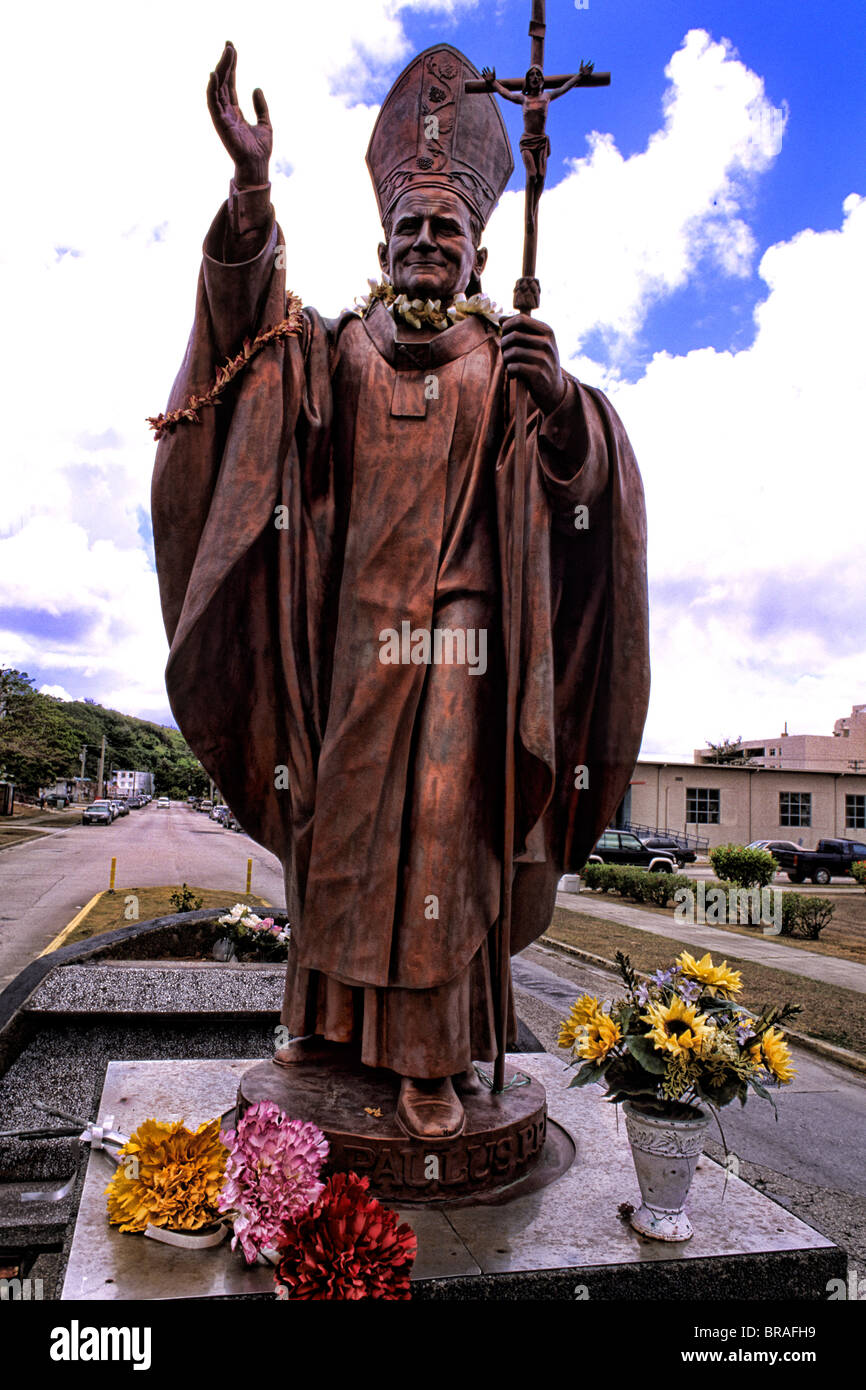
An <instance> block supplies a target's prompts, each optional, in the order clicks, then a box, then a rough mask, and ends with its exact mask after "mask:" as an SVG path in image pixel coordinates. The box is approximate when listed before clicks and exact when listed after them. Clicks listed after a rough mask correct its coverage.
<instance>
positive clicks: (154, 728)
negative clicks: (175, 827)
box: [0, 667, 208, 798]
mask: <svg viewBox="0 0 866 1390" xmlns="http://www.w3.org/2000/svg"><path fill="white" fill-rule="evenodd" d="M103 735H105V740H106V748H107V751H106V759H105V767H106V775H107V774H108V771H109V769H111V768H130V769H133V770H135V769H140V770H142V771H146V772H152V773H153V774H154V779H155V784H156V791H157V794H158V795H162V796H170V797H174V798H182V797H185V796H186V795H187V794H188V793H189V792H194V793H195V794H196V795H197V796H201V795H203V794H205V793H206V792H207V788H208V776H207V773H206V772H205V770H204V768H203V767H202V765H201V763H200V762H199V761H198V759H197V758H196V757H195V755H194V754H193V753H192V751H191V749H190V747H189V745H188V744H187V742H186V740H185V739H184V737H183V735H182V734H181V733H180V732H179V730H177V729H172V728H168V727H167V726H165V725H162V724H152V723H150V722H149V721H148V720H146V719H136V718H135V717H134V716H133V715H131V714H121V713H120V711H119V710H113V709H105V708H104V707H103V706H102V705H98V704H96V703H95V701H92V700H69V701H67V700H58V699H56V698H55V697H54V696H53V695H40V694H39V692H38V691H37V690H36V689H35V688H34V684H33V681H32V680H31V678H30V677H29V676H28V674H27V672H26V671H16V670H14V669H12V668H10V667H0V771H2V770H4V769H5V777H6V778H7V779H8V780H9V781H12V782H15V783H16V786H17V788H18V790H19V793H24V794H25V795H27V794H30V795H33V794H35V793H36V791H37V790H38V789H39V788H40V787H44V786H48V785H50V784H51V783H53V782H55V781H56V780H57V779H58V778H61V777H77V776H80V774H81V750H82V748H83V747H84V745H87V755H86V761H85V776H86V777H95V776H96V767H97V761H98V758H99V748H100V745H101V743H102V738H103Z"/></svg>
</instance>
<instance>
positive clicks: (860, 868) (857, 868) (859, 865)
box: [851, 859, 866, 888]
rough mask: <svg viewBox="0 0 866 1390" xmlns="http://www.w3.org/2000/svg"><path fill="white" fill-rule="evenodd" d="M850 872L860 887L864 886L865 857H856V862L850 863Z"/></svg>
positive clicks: (865, 884) (865, 882)
mask: <svg viewBox="0 0 866 1390" xmlns="http://www.w3.org/2000/svg"><path fill="white" fill-rule="evenodd" d="M851 872H852V874H853V875H854V877H855V878H856V880H857V882H858V883H859V884H860V886H861V888H866V859H858V860H857V862H856V864H852V865H851Z"/></svg>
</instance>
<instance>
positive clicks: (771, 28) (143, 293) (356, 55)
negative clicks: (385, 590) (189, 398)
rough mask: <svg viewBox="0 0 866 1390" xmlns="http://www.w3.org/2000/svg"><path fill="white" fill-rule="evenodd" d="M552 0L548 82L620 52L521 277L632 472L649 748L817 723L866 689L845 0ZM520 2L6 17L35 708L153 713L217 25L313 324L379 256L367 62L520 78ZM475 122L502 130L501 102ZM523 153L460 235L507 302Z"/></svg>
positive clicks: (592, 96) (865, 169) (575, 127)
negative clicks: (440, 64) (639, 524)
mask: <svg viewBox="0 0 866 1390" xmlns="http://www.w3.org/2000/svg"><path fill="white" fill-rule="evenodd" d="M547 10H548V16H547V18H548V37H547V53H546V57H547V67H548V70H556V71H566V70H571V68H572V67H573V66H574V65H576V63H577V62H578V61H579V60H580V59H584V60H592V61H593V62H594V63H595V65H596V67H597V68H598V69H600V70H610V71H611V73H612V84H611V86H610V87H609V88H607V89H592V90H587V91H581V92H575V93H572V94H570V95H567V96H566V97H564V98H563V100H562V101H560V102H558V103H556V104H555V105H554V106H553V107H552V108H551V116H550V122H549V132H550V136H551V141H552V147H553V153H552V159H551V165H550V171H549V176H548V187H547V192H546V193H545V198H544V203H543V207H542V214H541V222H540V237H541V240H540V251H539V273H540V275H541V277H542V283H543V300H542V316H544V317H547V319H548V321H549V322H550V323H551V324H552V325H553V327H554V329H555V331H556V334H557V339H558V342H559V345H560V351H561V355H562V357H563V360H564V362H565V363H566V364H567V365H568V366H569V368H570V369H571V370H572V371H574V372H575V373H576V374H577V375H578V376H579V377H580V378H581V379H583V380H586V381H588V382H590V383H592V384H595V385H599V386H601V387H602V388H603V389H604V390H606V391H607V393H608V394H609V395H610V397H611V399H612V401H613V403H614V405H615V406H616V408H617V410H618V411H619V413H620V414H621V416H622V418H623V420H624V422H625V424H626V427H627V429H628V431H629V434H630V436H631V438H632V441H633V443H634V445H635V450H636V453H637V455H638V461H639V463H640V465H641V469H642V473H643V477H644V483H645V488H646V494H647V507H648V517H649V535H650V584H651V608H652V624H653V635H652V659H653V696H652V703H651V708H650V716H649V719H648V723H647V733H646V741H645V748H646V751H647V752H650V753H664V754H668V755H671V756H674V755H678V756H682V755H684V754H685V755H689V754H690V752H691V750H692V749H693V748H694V747H695V746H697V745H699V744H701V743H703V742H704V741H705V739H707V738H713V739H718V738H720V737H723V736H734V737H735V736H736V735H737V734H738V733H741V734H743V736H746V737H751V736H756V737H764V736H766V735H769V734H774V733H776V732H778V731H779V730H780V729H781V727H782V724H783V722H785V721H786V720H787V723H788V726H789V728H790V729H791V731H792V732H815V733H826V732H829V731H830V730H831V728H832V724H833V721H834V720H835V719H836V718H838V717H839V716H841V715H844V714H847V713H848V712H849V710H850V707H851V705H852V703H859V702H862V701H863V700H866V660H864V647H866V610H864V607H863V605H862V599H861V594H862V559H861V556H862V539H861V537H862V521H861V518H860V513H859V509H858V507H857V506H856V502H857V500H859V498H860V497H861V496H862V490H863V484H862V471H863V455H864V448H863V445H862V440H861V430H860V423H859V421H860V405H859V402H860V400H861V399H862V396H863V390H864V387H866V382H864V379H863V365H862V362H863V356H864V354H863V352H862V323H863V321H864V318H866V302H864V284H866V276H864V273H863V265H864V255H866V202H864V195H866V95H864V83H863V73H864V68H866V62H864V59H866V24H864V22H863V21H864V12H863V6H862V3H857V4H855V3H853V0H825V3H822V4H821V5H820V6H806V7H804V6H802V5H797V4H791V3H790V2H788V3H781V0H727V3H714V2H712V0H706V3H704V2H703V0H661V3H656V4H644V3H637V0H589V5H588V7H587V8H586V9H578V8H577V7H576V5H575V4H574V3H573V2H572V0H548V6H547ZM529 11H530V5H529V0H520V2H519V3H518V0H484V3H478V0H407V3H405V4H401V3H399V0H327V3H326V2H325V0H322V3H321V4H320V5H318V6H316V7H307V6H301V5H299V4H296V3H294V4H291V5H289V6H287V5H285V4H284V3H277V2H276V0H262V3H261V4H260V5H258V6H257V7H255V11H254V12H253V11H252V10H250V11H243V12H241V11H238V9H237V7H236V5H235V4H233V3H229V0H214V3H210V4H206V3H204V0H188V2H187V3H185V4H184V5H183V6H182V7H178V6H177V5H174V4H170V3H169V2H168V0H154V3H153V4H152V5H150V6H149V7H147V10H146V11H145V10H144V9H143V8H136V9H133V8H131V7H130V8H123V9H118V7H117V6H116V5H114V4H109V3H107V0H90V2H89V3H86V4H85V5H84V6H83V8H82V9H79V10H77V11H75V12H74V13H73V12H71V11H70V10H69V8H68V6H65V5H62V4H60V3H57V0H53V2H52V3H48V4H47V5H43V6H41V7H39V9H38V11H37V10H34V11H32V12H30V11H26V10H24V9H23V8H22V9H20V10H19V11H18V12H16V14H15V16H14V19H13V20H12V22H11V24H10V26H9V29H8V33H7V50H8V52H9V53H10V54H11V55H13V58H14V61H12V62H11V63H10V65H9V76H8V81H9V86H10V90H9V101H10V105H11V108H12V109H15V110H17V111H19V112H24V111H27V112H28V139H27V141H26V142H19V141H17V140H13V141H10V142H9V144H8V148H7V159H6V163H7V182H8V186H9V187H10V188H14V189H16V190H17V196H18V199H19V205H20V206H21V207H22V208H24V209H26V215H22V216H20V217H13V218H6V219H4V220H3V224H2V226H0V293H2V299H3V305H4V311H5V312H4V320H5V322H6V323H7V325H9V324H11V325H13V326H14V331H12V332H9V331H8V330H7V333H6V335H5V341H4V347H3V352H4V362H3V372H4V380H5V381H6V384H7V391H8V395H9V401H10V404H11V409H10V408H9V407H7V412H6V422H5V441H4V442H5V463H6V469H5V486H4V506H3V513H2V515H0V661H3V662H5V663H6V664H11V665H14V666H19V667H22V668H25V669H27V670H29V671H30V672H31V674H33V675H35V676H36V678H37V681H38V683H39V684H40V685H42V686H44V688H46V689H47V690H49V691H51V692H52V693H56V694H58V695H60V696H61V697H62V696H72V697H75V698H81V697H84V696H89V697H91V698H94V699H97V700H100V701H102V702H104V703H107V704H113V705H115V706H116V707H118V708H121V709H125V710H128V711H130V712H132V713H139V714H142V715H144V716H147V717H152V718H157V719H166V720H167V719H169V718H170V715H169V711H168V707H167V702H166V697H165V691H164V686H163V681H162V670H163V667H164V663H165V657H166V646H165V639H164V633H163V631H162V626H161V620H160V614H159V603H158V594H157V587H156V577H155V573H154V569H153V554H152V537H151V532H150V524H149V479H150V472H151V469H152V464H153V445H152V442H151V441H150V438H149V436H148V433H147V431H146V429H145V427H144V424H143V419H144V416H146V415H148V414H153V413H155V412H156V411H158V410H159V409H161V408H162V407H163V406H164V404H165V400H166V398H167V395H168V390H169V387H170V384H171V381H172V378H173V376H174V373H175V371H176V369H177V366H178V364H179V362H180V359H181V357H182V354H183V348H184V345H185V341H186V335H187V333H188V330H189V324H190V320H191V313H192V305H193V297H194V289H195V277H196V273H197V266H198V261H199V257H200V247H201V241H202V237H203V235H204V233H205V231H206V229H207V226H208V224H209V222H210V220H211V219H212V217H213V215H214V213H215V212H216V209H217V207H218V205H219V203H220V200H221V199H222V198H223V197H224V196H225V189H226V185H227V180H228V174H229V172H230V168H229V166H228V164H227V158H226V156H225V154H224V152H223V150H222V148H221V147H220V145H219V143H218V141H217V140H216V137H215V135H214V132H213V130H212V128H211V125H210V120H209V117H208V114H207V110H206V106H205V102H204V86H205V83H206V80H207V74H208V72H209V70H210V69H211V67H213V65H214V63H215V62H216V59H217V57H218V55H219V52H220V50H221V47H222V42H223V40H224V39H225V37H226V36H227V35H230V36H231V37H232V39H233V40H234V42H235V43H236V45H237V48H238V52H239V73H238V81H239V93H240V100H241V104H242V106H244V107H245V109H246V110H247V111H248V110H249V108H250V104H251V103H250V92H251V90H252V88H253V87H254V86H256V85H260V86H262V87H263V89H264V90H265V93H266V95H267V97H268V101H269V104H270V109H271V115H272V119H273V124H274V130H275V151H274V165H273V167H274V171H275V172H274V175H273V186H274V187H273V197H274V202H275V205H276V207H277V214H278V217H279V219H280V221H281V224H282V226H283V228H284V230H285V233H286V239H287V247H288V251H289V254H290V256H291V257H292V261H291V264H292V267H293V269H292V273H291V277H290V283H291V284H292V287H293V288H294V289H295V290H296V291H297V292H298V293H300V294H301V295H302V296H303V298H304V299H305V300H306V301H307V302H309V303H313V304H316V305H317V306H318V307H319V308H320V309H321V310H322V311H323V312H325V313H335V312H337V311H339V309H340V308H342V307H343V306H344V305H347V304H351V303H352V301H353V299H354V297H355V296H356V295H357V294H358V293H360V292H362V291H363V290H364V289H365V279H366V277H367V276H368V275H372V274H374V273H375V246H376V242H377V241H378V240H379V236H380V233H379V228H378V224H377V221H376V217H375V205H374V202H373V198H372V194H371V191H370V188H369V183H368V178H367V174H366V169H365V167H364V162H363V157H364V151H365V149H366V144H367V140H368V138H369V134H370V130H371V129H372V125H373V122H374V120H375V117H376V114H377V109H378V104H379V102H380V101H381V99H382V97H383V96H384V94H385V92H386V91H387V90H388V87H389V86H390V84H391V82H392V81H393V80H394V78H395V77H396V76H397V74H398V72H399V71H400V70H401V68H402V67H403V66H404V65H405V64H406V62H407V61H408V60H409V58H410V57H411V56H412V54H413V53H414V52H417V51H419V50H420V49H422V48H424V47H427V46H428V45H429V44H431V43H433V42H435V41H437V40H438V39H441V38H445V39H447V40H448V41H449V42H451V43H453V44H455V45H456V46H457V47H458V48H461V49H463V51H464V52H466V53H467V54H468V56H469V57H470V58H471V59H472V61H473V62H474V63H475V64H476V66H478V67H479V68H480V67H482V66H484V65H486V64H493V65H495V67H496V69H497V72H498V73H499V75H500V76H504V75H507V76H516V75H519V74H520V73H522V72H523V70H524V69H525V67H526V65H527V62H528V51H529V40H528V36H527V23H528V16H529ZM155 35H162V36H164V37H165V36H170V41H169V40H168V39H166V40H165V41H161V42H160V43H159V44H158V45H155V43H154V36H155ZM70 71H74V72H75V74H76V79H75V82H74V83H72V84H70V83H69V80H68V74H69V72H70ZM37 75H38V86H39V92H40V99H39V102H38V103H36V104H35V105H34V102H33V99H32V84H33V83H34V81H35V80H37ZM503 114H504V116H505V120H506V123H507V125H508V128H509V131H510V133H511V137H512V144H513V145H514V147H515V151H516V146H517V140H518V137H519V119H520V118H519V113H518V111H517V109H516V108H515V107H513V106H510V105H504V112H503ZM314 129H315V132H316V136H315V139H312V138H311V132H312V131H313V130H314ZM34 150H35V151H36V152H37V153H36V155H35V156H34ZM516 164H517V170H516V172H515V175H514V178H513V180H512V185H511V189H510V191H509V192H507V193H506V194H505V196H504V197H503V200H502V202H501V204H500V207H499V209H498V210H497V212H496V213H495V214H494V217H493V219H492V220H491V223H490V226H489V228H488V232H487V236H486V240H487V244H488V246H489V247H490V264H489V269H488V272H487V273H486V274H485V288H486V289H487V290H488V291H489V292H491V293H493V294H494V295H495V297H496V298H497V299H498V300H499V301H500V303H503V304H504V303H507V302H508V301H509V299H510V287H511V285H512V283H513V280H514V278H515V273H516V269H517V264H518V262H519V257H520V234H521V233H520V220H521V218H520V202H521V195H520V186H521V182H522V166H521V162H520V159H519V156H518V157H517V159H516ZM347 208H348V209H349V216H348V218H347V216H346V210H347ZM36 361H41V362H42V363H43V364H44V366H43V367H42V368H41V369H40V370H34V368H33V363H34V362H36Z"/></svg>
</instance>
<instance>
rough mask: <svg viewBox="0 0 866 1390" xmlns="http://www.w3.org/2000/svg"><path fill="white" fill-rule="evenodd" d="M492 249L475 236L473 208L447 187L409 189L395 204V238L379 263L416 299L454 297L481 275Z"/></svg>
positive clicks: (382, 250) (398, 287)
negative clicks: (488, 253)
mask: <svg viewBox="0 0 866 1390" xmlns="http://www.w3.org/2000/svg"><path fill="white" fill-rule="evenodd" d="M486 260H487V252H486V251H485V250H484V249H483V248H481V249H479V248H476V246H475V243H474V242H473V240H472V224H471V222H470V218H469V209H468V207H467V206H466V204H465V203H464V202H463V200H462V198H458V197H457V195H456V194H455V193H449V192H448V190H447V189H444V188H443V189H438V188H432V189H431V188H428V189H416V190H415V191H414V192H409V193H404V195H403V197H402V198H401V199H400V201H399V202H398V203H397V206H396V208H395V209H394V216H393V219H392V229H391V239H390V241H389V242H388V244H387V246H386V245H385V244H384V242H383V243H382V244H381V245H380V246H379V264H380V265H381V267H382V269H383V270H385V271H387V273H388V275H389V276H390V277H391V282H392V284H393V285H394V288H395V289H396V290H398V291H399V292H402V293H405V294H408V295H409V297H410V298H411V299H450V298H452V296H453V295H455V294H459V293H460V292H461V291H463V290H465V289H466V286H467V285H468V284H469V280H470V277H471V276H472V273H473V271H474V272H475V273H476V275H480V274H481V271H482V270H483V268H484V264H485V261H486Z"/></svg>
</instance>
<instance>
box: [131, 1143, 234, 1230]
mask: <svg viewBox="0 0 866 1390" xmlns="http://www.w3.org/2000/svg"><path fill="white" fill-rule="evenodd" d="M120 1154H121V1157H120V1163H119V1164H118V1168H117V1172H116V1173H115V1175H114V1177H113V1178H112V1180H111V1182H110V1183H109V1185H108V1187H107V1188H106V1189H105V1191H106V1195H107V1197H108V1219H109V1221H110V1222H111V1224H112V1225H113V1226H119V1227H120V1229H121V1231H143V1230H144V1229H145V1227H146V1226H171V1227H173V1228H174V1229H175V1230H181V1231H196V1230H198V1229H199V1227H200V1226H207V1225H208V1224H209V1223H210V1222H211V1221H215V1220H217V1219H218V1217H219V1212H218V1210H217V1196H218V1195H219V1191H220V1188H221V1187H222V1185H223V1181H224V1178H225V1166H226V1158H227V1155H228V1150H227V1149H226V1147H225V1145H224V1144H223V1143H222V1142H221V1140H220V1119H219V1118H217V1119H215V1120H209V1121H206V1122H205V1123H204V1124H201V1125H199V1127H198V1129H197V1130H195V1132H193V1131H192V1130H189V1129H187V1128H186V1127H185V1125H184V1124H183V1123H182V1122H181V1121H179V1120H177V1121H175V1122H174V1123H173V1124H163V1123H162V1122H161V1121H159V1120H145V1121H144V1123H143V1124H141V1125H139V1127H138V1129H137V1130H136V1131H135V1133H134V1134H133V1135H132V1136H131V1137H130V1139H129V1142H128V1143H127V1144H125V1145H124V1147H123V1148H122V1149H121V1151H120Z"/></svg>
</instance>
